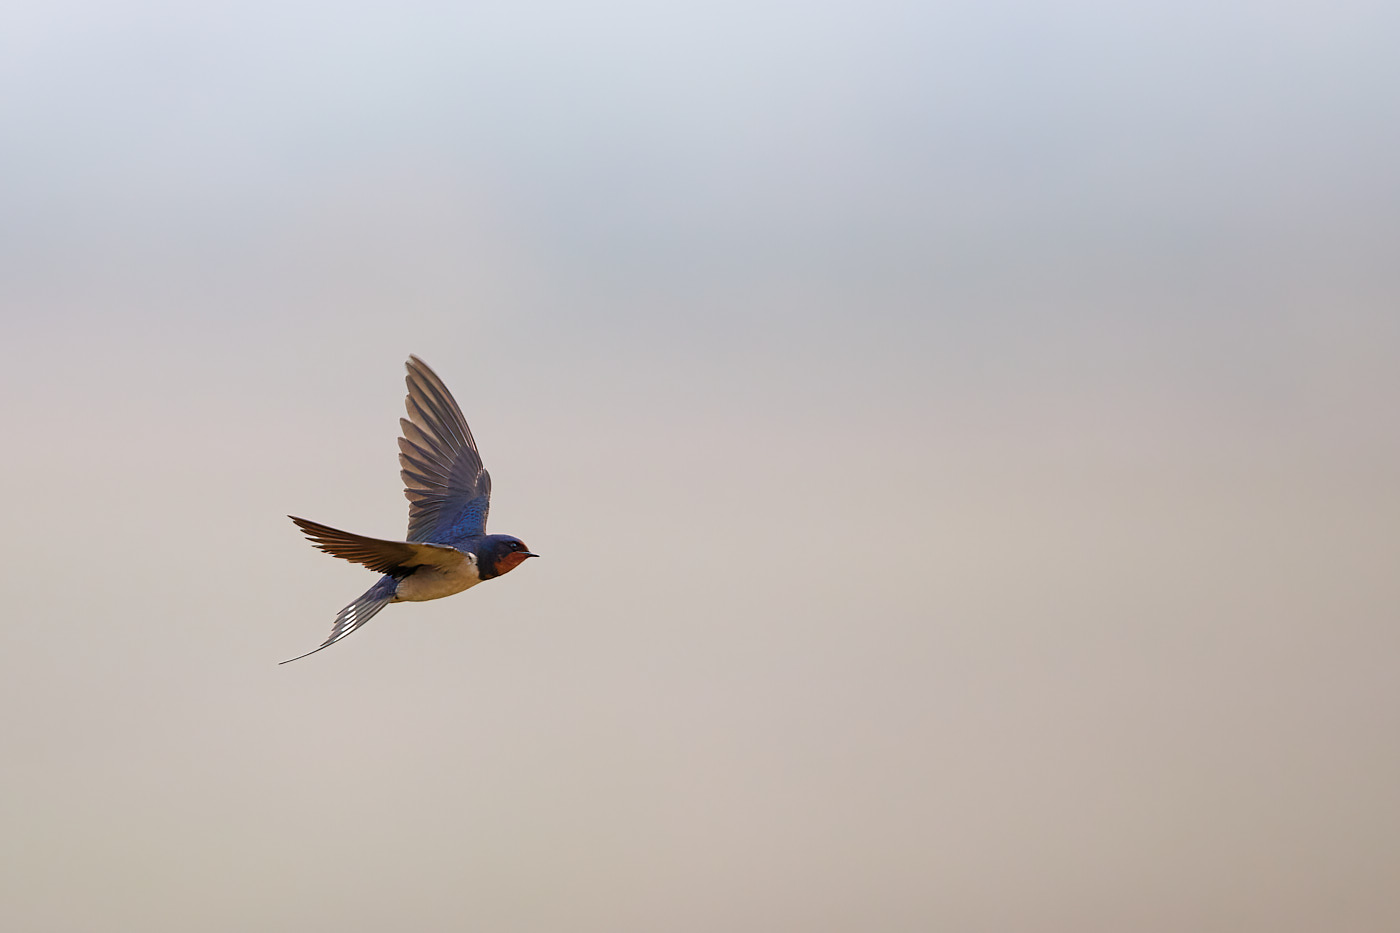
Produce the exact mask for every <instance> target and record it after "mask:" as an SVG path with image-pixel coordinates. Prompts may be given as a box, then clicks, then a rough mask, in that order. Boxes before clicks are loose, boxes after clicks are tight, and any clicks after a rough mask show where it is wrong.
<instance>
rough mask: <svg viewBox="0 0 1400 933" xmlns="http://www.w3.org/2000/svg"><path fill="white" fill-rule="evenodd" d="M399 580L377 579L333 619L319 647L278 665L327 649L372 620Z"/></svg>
mask: <svg viewBox="0 0 1400 933" xmlns="http://www.w3.org/2000/svg"><path fill="white" fill-rule="evenodd" d="M398 586H399V579H398V577H395V576H393V575H392V574H385V575H384V576H382V577H380V578H379V582H378V583H376V584H375V585H374V586H372V587H370V588H369V589H367V590H365V592H364V593H363V594H362V595H361V596H360V598H359V599H357V600H355V601H354V602H353V603H351V604H350V605H348V606H346V607H345V608H344V609H342V610H340V613H339V614H338V615H336V617H335V625H333V626H332V627H331V635H330V637H329V638H327V639H326V640H325V641H323V642H321V645H320V647H318V648H313V649H311V650H310V651H308V652H306V654H299V655H297V656H296V657H294V658H288V659H287V660H285V661H282V662H280V663H282V664H290V663H292V662H293V661H300V660H301V659H302V658H305V657H310V656H311V655H313V654H315V653H316V652H317V651H320V650H321V648H329V647H330V646H331V645H333V644H335V643H336V642H338V641H340V640H341V639H342V638H344V637H345V636H346V635H349V634H350V633H351V632H353V631H355V629H357V628H359V627H360V626H361V625H364V624H365V623H366V622H368V621H369V620H370V619H373V618H374V616H375V613H377V612H378V611H379V610H381V609H383V608H384V607H385V606H387V605H389V603H390V602H391V601H393V598H394V591H395V590H397V589H398Z"/></svg>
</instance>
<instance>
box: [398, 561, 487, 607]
mask: <svg viewBox="0 0 1400 933" xmlns="http://www.w3.org/2000/svg"><path fill="white" fill-rule="evenodd" d="M456 553H458V554H461V557H460V558H454V559H452V560H449V561H445V562H444V563H443V564H441V565H433V566H430V565H426V564H425V565H422V566H419V567H416V568H414V571H413V572H412V573H411V574H409V575H408V576H406V577H404V578H403V579H402V580H400V581H399V587H398V589H397V590H396V591H395V593H394V602H422V601H424V600H427V599H441V598H442V597H444V596H451V595H452V594H454V593H460V592H462V591H463V590H465V589H467V588H469V587H473V586H476V585H477V584H478V583H480V582H481V575H480V574H479V573H477V570H476V555H474V554H466V553H463V552H461V551H457V552H456Z"/></svg>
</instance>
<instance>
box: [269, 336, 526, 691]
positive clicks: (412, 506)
mask: <svg viewBox="0 0 1400 933" xmlns="http://www.w3.org/2000/svg"><path fill="white" fill-rule="evenodd" d="M406 365H407V367H408V378H407V380H406V381H407V383H408V397H407V398H406V399H404V407H405V408H407V409H408V417H407V418H400V419H399V425H400V426H401V427H402V428H403V436H402V437H400V438H399V466H400V467H401V468H402V469H401V472H400V475H401V476H402V477H403V484H404V491H403V494H404V496H405V497H407V499H408V540H407V541H384V540H381V539H379V538H366V537H364V536H362V535H356V534H351V533H350V532H348V531H339V530H337V529H335V528H331V527H329V526H327V525H322V524H320V523H319V522H312V521H307V520H306V519H304V518H297V517H296V516H295V515H288V516H287V517H288V518H290V519H291V520H292V521H294V522H296V524H297V527H298V528H300V529H301V530H302V532H303V533H304V534H305V535H306V536H307V537H308V538H310V539H311V543H312V544H314V545H315V546H316V547H318V548H320V549H321V550H323V551H325V552H326V553H327V554H331V555H333V556H335V557H339V558H342V559H343V560H348V561H353V562H355V563H357V564H364V565H365V566H366V567H368V568H369V569H370V570H373V571H376V572H378V573H382V574H383V575H384V576H382V577H380V578H379V582H378V583H376V584H374V586H372V587H370V588H369V589H368V590H366V591H365V592H364V594H363V595H362V596H360V598H359V599H357V600H355V601H354V602H353V603H351V604H350V605H348V606H346V607H345V608H344V609H342V610H340V614H339V615H337V616H336V617H335V625H334V626H332V628H331V634H330V637H329V638H327V639H326V640H325V641H324V642H322V643H321V646H320V647H319V648H315V649H313V650H311V651H308V652H307V653H306V654H303V655H298V656H297V657H295V658H289V659H287V660H286V661H283V662H282V663H283V664H288V663H290V662H292V661H300V660H301V659H302V658H305V657H308V656H309V655H313V654H315V653H316V652H317V651H320V650H321V648H329V647H330V646H331V645H333V644H335V643H336V642H338V641H340V640H341V639H342V638H344V637H345V636H346V635H349V634H350V633H351V632H353V631H355V629H357V628H359V627H360V626H362V625H364V624H365V623H366V622H368V621H369V620H370V619H372V618H374V616H375V613H377V612H379V610H381V609H383V608H384V607H385V606H387V605H389V603H399V602H405V601H408V602H418V601H422V600H425V599H441V598H442V597H444V596H451V595H452V594H453V593H460V592H462V591H463V590H465V589H467V588H468V587H472V586H476V585H477V584H478V583H480V582H481V581H483V580H492V579H495V578H496V577H499V576H501V575H502V574H507V573H510V572H511V571H512V570H514V569H515V568H516V567H519V566H520V565H521V564H523V563H524V562H525V561H526V560H527V559H528V558H531V557H538V556H539V555H538V554H534V553H531V551H530V549H529V548H527V547H526V546H525V542H524V541H521V540H520V539H519V538H516V537H514V536H512V535H488V534H487V533H486V513H487V511H488V509H489V508H490V506H491V474H489V473H487V472H486V470H485V468H484V467H482V465H481V454H480V453H478V452H477V449H476V441H475V440H474V439H473V438H472V432H471V428H469V427H467V421H466V419H465V418H463V417H462V410H461V409H460V408H458V407H457V403H456V402H455V401H454V400H453V398H452V393H451V392H448V391H447V386H445V385H443V384H442V380H441V379H439V378H438V377H437V374H435V373H434V372H433V371H432V370H431V369H429V368H428V366H427V364H426V363H424V362H423V361H422V360H420V359H419V358H418V357H416V356H410V357H409V358H408V363H407V364H406Z"/></svg>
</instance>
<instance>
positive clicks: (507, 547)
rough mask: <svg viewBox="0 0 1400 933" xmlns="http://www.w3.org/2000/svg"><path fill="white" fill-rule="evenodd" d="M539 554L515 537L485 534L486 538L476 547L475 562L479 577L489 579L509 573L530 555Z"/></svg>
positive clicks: (535, 555) (536, 555)
mask: <svg viewBox="0 0 1400 933" xmlns="http://www.w3.org/2000/svg"><path fill="white" fill-rule="evenodd" d="M539 556H540V555H538V554H534V553H532V552H531V551H530V549H529V548H528V547H526V546H525V542H524V541H521V540H520V539H519V538H517V537H514V536H512V535H487V536H486V540H485V541H483V542H482V544H481V546H480V547H479V548H478V549H477V564H478V568H479V572H480V574H481V578H482V579H483V580H490V579H491V578H492V577H499V576H501V575H502V574H506V573H510V572H511V571H512V570H514V569H515V568H516V567H519V566H520V565H521V564H523V563H525V561H527V560H528V559H530V558H531V557H539Z"/></svg>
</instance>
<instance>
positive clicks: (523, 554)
mask: <svg viewBox="0 0 1400 933" xmlns="http://www.w3.org/2000/svg"><path fill="white" fill-rule="evenodd" d="M520 556H521V557H539V556H540V555H538V554H536V553H535V552H534V551H521V552H520Z"/></svg>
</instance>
